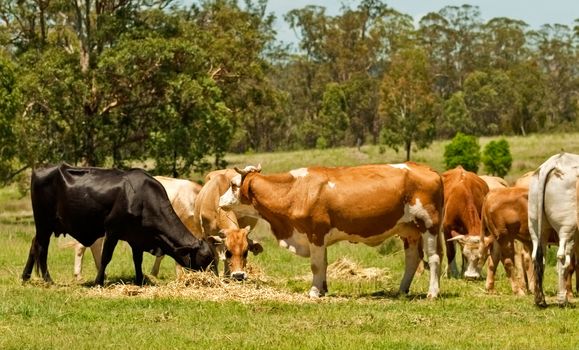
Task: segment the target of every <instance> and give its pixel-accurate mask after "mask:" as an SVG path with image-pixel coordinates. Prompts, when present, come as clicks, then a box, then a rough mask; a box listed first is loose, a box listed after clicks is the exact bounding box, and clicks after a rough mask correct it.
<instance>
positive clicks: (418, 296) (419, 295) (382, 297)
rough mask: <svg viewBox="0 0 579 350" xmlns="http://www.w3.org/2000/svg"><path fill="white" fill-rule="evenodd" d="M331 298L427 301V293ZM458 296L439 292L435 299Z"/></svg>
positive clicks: (376, 294)
mask: <svg viewBox="0 0 579 350" xmlns="http://www.w3.org/2000/svg"><path fill="white" fill-rule="evenodd" d="M332 296H335V297H340V298H348V299H372V300H401V299H407V300H423V299H428V294H427V293H417V294H414V293H411V294H401V293H399V292H398V290H379V291H376V292H371V293H360V294H353V293H339V294H330V295H329V297H330V298H331V297H332ZM459 297H460V295H459V293H457V292H441V293H439V294H438V297H437V299H451V298H459Z"/></svg>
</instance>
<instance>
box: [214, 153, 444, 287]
mask: <svg viewBox="0 0 579 350" xmlns="http://www.w3.org/2000/svg"><path fill="white" fill-rule="evenodd" d="M239 173H240V174H241V175H242V176H241V177H240V178H234V179H233V180H232V181H231V187H230V188H229V189H228V191H227V192H226V193H225V194H224V195H223V196H221V198H220V201H219V205H220V206H221V207H223V208H226V209H228V208H232V207H234V206H235V205H238V204H240V203H241V204H250V205H252V206H253V207H254V208H255V209H256V210H257V211H258V212H259V214H260V215H261V217H262V218H264V219H265V220H267V221H268V222H269V223H270V225H271V229H272V232H273V234H274V235H275V237H276V239H277V240H278V241H279V245H280V246H282V247H285V248H287V249H289V250H290V251H292V252H294V253H295V254H297V255H300V256H303V257H310V264H311V271H312V274H313V281H312V287H311V289H310V292H309V295H310V297H319V296H321V295H324V294H325V293H326V292H327V290H328V288H327V282H326V271H327V252H326V251H327V250H326V248H327V247H328V246H330V245H332V244H334V243H336V242H338V241H343V240H347V241H350V242H363V243H365V244H368V245H371V246H376V245H378V244H380V243H381V242H383V241H384V240H385V239H386V238H388V237H391V236H393V235H398V236H400V237H401V238H402V239H403V241H404V247H405V263H406V268H405V272H404V277H403V278H402V282H401V283H400V291H401V292H403V293H408V292H409V289H410V284H411V282H412V279H413V277H414V273H415V272H416V268H417V266H418V264H419V261H420V258H419V256H420V254H419V251H418V246H419V244H418V243H419V242H420V241H421V240H422V242H423V245H424V249H425V250H426V254H427V256H428V262H429V267H430V286H429V290H428V297H429V298H434V297H436V296H437V295H438V292H439V269H440V254H441V253H442V252H441V250H442V249H441V244H440V224H441V220H442V209H443V196H444V193H443V185H442V180H441V178H440V175H439V174H438V173H437V172H435V171H434V170H432V169H430V168H429V167H427V166H424V165H420V164H416V163H410V162H408V163H404V164H391V165H387V164H384V165H364V166H357V167H336V168H325V167H310V168H301V169H295V170H292V171H290V172H287V173H280V174H272V175H263V174H260V173H257V172H253V171H250V172H244V171H239Z"/></svg>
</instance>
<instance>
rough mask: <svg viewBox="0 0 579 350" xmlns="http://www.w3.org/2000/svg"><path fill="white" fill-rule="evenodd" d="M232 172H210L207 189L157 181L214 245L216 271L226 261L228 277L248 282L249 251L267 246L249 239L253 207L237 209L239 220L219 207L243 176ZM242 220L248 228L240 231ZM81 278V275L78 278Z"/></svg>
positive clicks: (193, 230) (198, 233)
mask: <svg viewBox="0 0 579 350" xmlns="http://www.w3.org/2000/svg"><path fill="white" fill-rule="evenodd" d="M226 170H229V169H226ZM231 170H232V171H231V172H226V171H222V170H216V171H213V172H212V173H210V174H212V176H209V177H206V178H207V179H208V182H207V183H206V184H205V186H203V187H201V185H198V184H196V183H194V182H191V181H188V180H181V179H174V178H170V177H163V176H156V177H155V179H157V180H158V181H159V182H160V183H161V184H162V185H163V187H164V188H165V190H166V191H167V195H168V196H169V200H170V201H171V205H172V206H173V208H174V209H175V212H176V213H177V215H178V216H179V218H180V219H181V221H183V223H184V224H185V226H186V227H187V229H189V231H190V232H191V233H192V234H193V235H195V236H196V237H197V238H199V239H206V240H208V241H209V242H210V243H211V244H212V245H213V248H214V254H215V257H214V261H215V262H216V263H215V264H214V268H215V272H217V269H218V266H217V261H219V260H224V262H225V269H224V271H225V273H224V274H225V275H226V276H230V277H232V278H234V279H237V280H245V279H246V278H247V273H246V272H245V266H246V264H247V252H248V251H251V252H252V253H253V254H254V255H257V254H259V253H261V252H262V251H263V247H262V246H261V244H260V243H259V242H257V241H254V240H252V239H250V238H249V237H248V235H249V232H250V229H251V227H254V226H255V224H256V223H257V218H256V216H257V215H258V214H257V213H256V212H255V210H254V209H253V208H251V207H249V206H244V207H247V208H244V207H240V208H237V210H236V212H237V215H238V216H239V217H237V216H236V213H234V212H226V211H223V210H221V209H219V207H218V202H219V197H220V196H221V195H222V194H223V193H225V191H226V190H227V189H228V188H229V181H230V180H231V178H232V177H233V176H240V175H239V174H238V173H237V172H236V171H235V170H233V169H231ZM238 221H239V223H241V224H243V226H245V227H244V228H239V223H238ZM99 247H102V239H99V240H97V241H95V243H94V244H93V245H92V246H91V250H92V251H93V255H94V254H95V252H96V254H98V255H100V249H99ZM76 249H77V254H76V257H77V258H78V257H79V256H80V257H81V259H82V253H79V251H80V250H82V251H83V252H84V250H85V249H86V248H85V247H84V246H83V245H82V244H80V243H78V244H77V246H76ZM162 258H163V255H161V256H158V257H157V258H156V260H155V264H154V265H153V268H152V270H151V274H152V275H153V276H157V274H158V272H159V266H160V263H161V259H162ZM77 260H78V261H77ZM77 260H75V274H76V271H77V270H78V272H79V273H80V265H81V264H82V260H79V259H77ZM95 262H96V260H95ZM77 266H79V267H78V268H77ZM97 268H98V264H97ZM231 271H233V272H231ZM179 272H180V267H179V266H177V269H176V273H177V274H178V273H179ZM77 278H80V276H79V275H77Z"/></svg>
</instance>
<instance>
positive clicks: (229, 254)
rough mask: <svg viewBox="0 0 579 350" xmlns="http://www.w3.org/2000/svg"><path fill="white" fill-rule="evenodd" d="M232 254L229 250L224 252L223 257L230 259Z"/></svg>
mask: <svg viewBox="0 0 579 350" xmlns="http://www.w3.org/2000/svg"><path fill="white" fill-rule="evenodd" d="M232 256H233V254H231V252H230V251H229V250H228V251H226V252H225V257H226V258H227V259H231V257H232Z"/></svg>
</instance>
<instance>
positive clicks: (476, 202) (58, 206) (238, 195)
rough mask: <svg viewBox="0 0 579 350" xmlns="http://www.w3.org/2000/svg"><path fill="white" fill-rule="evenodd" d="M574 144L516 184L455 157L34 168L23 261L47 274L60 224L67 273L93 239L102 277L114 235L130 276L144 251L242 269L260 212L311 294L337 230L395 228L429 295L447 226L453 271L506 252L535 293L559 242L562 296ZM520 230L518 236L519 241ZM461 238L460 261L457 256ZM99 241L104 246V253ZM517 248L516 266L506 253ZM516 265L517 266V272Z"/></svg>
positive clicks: (491, 268) (573, 212) (577, 162)
mask: <svg viewBox="0 0 579 350" xmlns="http://www.w3.org/2000/svg"><path fill="white" fill-rule="evenodd" d="M578 179H579V155H574V154H569V153H561V154H557V155H554V156H552V157H551V158H549V159H548V160H547V161H546V162H545V163H543V164H542V165H541V166H540V167H539V168H538V169H537V170H535V171H534V172H532V173H527V174H525V176H523V178H521V179H519V180H518V181H517V182H516V183H515V185H514V186H513V187H509V186H508V184H507V183H506V182H505V181H504V180H503V179H501V178H496V177H492V176H478V175H476V174H475V173H472V172H469V171H466V170H464V169H463V168H462V167H457V168H455V169H451V170H448V171H446V172H444V173H442V174H439V173H438V172H436V171H434V170H433V169H431V168H430V167H428V166H426V165H421V164H417V163H412V162H407V163H403V164H383V165H377V164H374V165H362V166H355V167H309V168H300V169H295V170H292V171H289V172H287V173H278V174H268V175H266V174H262V173H261V166H259V165H258V166H247V167H246V168H244V169H237V168H235V169H224V170H217V171H214V172H212V173H209V174H208V175H207V176H206V178H205V185H204V186H203V187H200V186H199V185H197V184H195V183H193V182H190V181H187V180H179V179H172V178H166V177H152V176H150V175H149V174H147V173H146V172H145V171H143V170H140V169H132V170H128V171H121V170H117V169H102V168H89V167H84V168H78V167H72V166H69V165H67V164H61V165H59V166H53V167H47V168H42V169H36V170H35V171H34V172H33V175H32V181H31V199H32V208H33V213H34V221H35V226H36V235H35V236H34V238H33V240H32V245H31V247H30V253H29V257H28V261H27V262H26V265H25V267H24V271H23V273H22V279H23V280H24V281H26V280H28V279H30V277H31V273H32V268H33V267H35V266H36V268H37V270H39V273H40V275H41V276H42V278H43V279H44V280H45V281H47V282H50V281H51V277H50V274H49V272H48V267H47V254H48V246H49V241H50V237H51V235H52V234H53V233H54V234H55V235H57V236H58V235H60V234H69V235H70V236H72V237H73V238H75V239H76V240H77V241H78V242H79V244H78V246H77V253H76V260H75V270H74V271H75V275H77V276H78V277H80V273H81V271H80V266H81V264H80V263H81V259H82V253H83V252H84V249H85V248H84V247H88V246H90V247H91V249H92V251H93V256H94V258H95V263H96V265H97V269H98V273H97V276H96V279H95V283H96V284H97V285H103V283H104V280H105V270H106V267H107V264H108V263H109V262H110V260H111V257H112V253H113V250H114V248H115V246H116V244H117V243H118V241H119V240H124V241H126V242H127V243H128V244H129V246H130V247H131V249H132V253H133V262H134V265H135V280H136V283H138V284H141V283H143V278H144V275H143V273H142V267H141V263H142V259H143V253H144V252H149V253H151V254H154V255H156V256H157V260H156V262H155V265H154V267H153V270H152V271H151V273H152V274H153V275H156V274H157V273H158V270H159V264H160V259H161V258H162V256H164V255H169V256H171V257H172V258H173V259H174V260H175V261H176V262H177V266H178V267H177V271H178V272H179V271H180V270H181V267H184V268H187V269H193V270H207V269H212V270H213V271H214V272H215V273H218V262H219V261H223V262H224V275H225V276H227V277H230V278H232V279H236V280H244V279H246V278H247V272H246V269H245V265H246V262H247V257H248V252H252V253H253V254H259V253H260V252H262V251H263V247H262V246H261V245H260V244H259V243H258V242H256V241H254V240H252V239H251V238H250V237H249V236H250V232H251V230H252V229H253V228H254V227H255V225H256V223H257V222H258V220H265V221H266V222H267V223H269V227H270V231H271V233H272V234H273V235H274V236H275V238H276V239H277V241H278V243H279V245H280V246H281V247H283V248H286V249H288V250H290V251H291V252H293V253H295V254H297V255H299V256H302V257H309V258H310V266H311V272H312V285H311V288H310V292H309V295H310V297H313V298H316V297H320V296H323V295H324V294H325V293H327V291H328V285H327V280H326V273H327V266H328V263H327V247H328V246H330V245H332V244H334V243H336V242H339V241H344V240H346V241H349V242H354V243H358V242H362V243H365V244H367V245H370V246H376V245H379V244H380V243H382V242H383V241H384V240H385V239H387V238H389V237H392V236H398V237H400V239H402V241H403V244H404V259H405V270H404V274H403V277H402V281H401V282H400V292H401V293H408V292H409V289H410V285H411V282H412V279H413V277H414V275H415V272H416V270H417V267H418V265H419V263H420V261H421V260H422V259H425V260H426V265H427V266H428V268H429V270H430V280H429V288H428V297H429V298H435V297H437V295H438V293H439V289H440V288H439V280H440V270H441V258H442V256H443V246H444V244H443V241H442V240H443V239H444V242H445V243H446V247H445V248H446V249H445V251H446V255H447V259H448V265H447V274H448V276H449V277H452V276H454V277H459V276H460V277H464V278H465V279H480V278H481V270H482V267H483V266H484V265H485V263H486V265H487V273H486V289H487V290H489V291H492V290H493V289H494V283H495V281H494V277H495V273H496V269H497V266H498V264H499V263H502V264H503V266H504V268H505V271H506V274H507V277H508V278H509V280H510V282H511V286H512V290H513V293H515V294H519V295H522V294H525V291H526V290H530V291H532V292H534V294H535V303H536V304H537V305H539V306H544V305H546V303H545V296H544V293H543V273H544V265H545V261H544V257H545V252H546V247H547V245H548V244H556V245H558V250H557V254H556V258H557V281H558V294H557V301H558V303H559V304H561V305H564V304H566V303H567V302H568V300H569V297H570V296H571V295H572V290H571V274H572V273H573V271H574V265H575V257H576V256H579V255H578V254H579V244H578V245H575V241H576V238H577V237H579V230H578V223H579V211H578V208H579V181H578ZM516 242H520V246H521V249H515V248H516V246H517V244H519V243H516ZM457 243H458V244H459V245H460V248H461V249H460V252H461V255H462V271H460V272H459V271H458V268H457V264H456V249H455V244H457ZM101 251H102V254H101ZM518 254H520V256H521V259H520V261H521V264H519V265H521V266H517V264H515V261H516V260H517V259H516V258H515V257H516V256H517V255H518ZM518 270H523V271H521V272H519V271H518Z"/></svg>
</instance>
